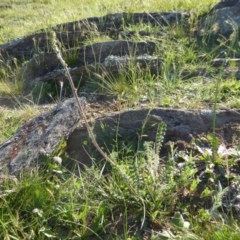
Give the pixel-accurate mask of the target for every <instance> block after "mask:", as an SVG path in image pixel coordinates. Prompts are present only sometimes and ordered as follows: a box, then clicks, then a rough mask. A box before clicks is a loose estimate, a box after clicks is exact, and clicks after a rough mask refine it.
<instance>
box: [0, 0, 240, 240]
mask: <svg viewBox="0 0 240 240" xmlns="http://www.w3.org/2000/svg"><path fill="white" fill-rule="evenodd" d="M216 2H217V1H213V0H204V1H201V2H200V1H198V0H193V1H190V0H189V1H188V0H184V1H181V0H175V1H173V0H169V1H165V0H159V1H155V0H149V1H145V0H139V1H131V0H130V1H125V0H119V1H106V0H98V1H92V0H82V1H81V2H80V3H79V1H74V0H71V1H68V2H67V3H66V1H64V0H58V1H57V0H42V1H35V0H29V1H7V0H2V1H1V3H0V43H5V42H7V41H9V40H11V39H14V38H17V37H21V36H24V35H26V34H29V33H32V32H35V31H37V30H39V29H41V28H46V27H49V26H54V25H55V24H58V23H63V22H67V21H72V20H79V19H82V18H86V17H91V16H101V15H105V14H107V13H115V12H123V11H124V12H143V11H159V12H160V11H167V10H189V11H191V13H192V28H194V24H195V22H196V19H197V17H198V16H199V15H201V14H203V13H205V12H206V11H207V10H209V9H210V7H211V6H212V5H213V4H214V3H216ZM133 28H134V29H136V28H139V29H143V28H145V29H149V26H128V30H131V29H133ZM153 30H154V29H152V28H151V27H150V29H149V31H153ZM167 30H168V31H169V34H168V35H163V36H162V37H161V39H160V40H161V41H159V39H156V38H157V37H156V36H154V34H153V36H152V38H151V40H154V41H156V42H160V43H158V50H157V52H156V54H157V55H159V56H161V57H162V58H163V59H164V60H165V63H164V66H163V71H162V74H161V75H159V76H153V75H151V74H150V73H149V72H148V71H145V72H141V71H140V70H138V69H137V71H136V69H135V68H133V67H132V68H131V69H130V71H129V72H128V73H123V75H122V76H120V77H119V78H118V79H117V80H116V79H112V77H111V76H109V77H107V78H102V77H101V76H100V79H99V82H100V85H98V86H97V88H98V91H101V92H103V93H104V94H110V95H114V96H115V97H116V98H117V99H118V100H120V101H124V102H126V103H127V107H128V108H131V107H132V108H135V107H136V106H138V105H139V104H142V103H144V104H145V105H146V106H147V105H148V106H163V107H176V108H188V109H193V108H209V107H211V108H212V106H213V105H214V104H217V107H221V108H239V104H240V102H239V100H238V97H239V89H240V83H239V82H238V81H237V80H235V79H234V77H231V76H230V77H228V78H223V73H222V72H218V73H216V72H214V71H215V70H214V69H212V68H211V67H209V62H210V61H211V60H212V59H213V58H215V57H218V56H219V49H218V48H216V47H214V48H212V49H211V51H209V49H207V48H206V47H205V46H199V45H198V44H197V42H196V41H195V40H194V39H193V38H191V37H190V36H189V31H188V30H187V31H186V29H183V28H179V27H174V28H172V29H167ZM139 39H141V40H149V39H147V38H143V37H139V36H136V40H139ZM91 41H93V42H94V41H99V39H91ZM222 44H224V43H222ZM235 50H236V49H234V47H233V46H232V45H229V46H226V54H227V56H228V55H229V56H232V55H234V51H235ZM198 68H206V69H207V71H208V72H209V76H211V78H203V77H192V78H190V79H187V80H186V79H184V77H183V72H184V71H185V70H189V69H193V70H194V69H198ZM0 73H1V72H0ZM8 74H9V72H6V73H5V74H1V75H0V76H1V79H0V98H3V97H4V98H5V97H6V98H8V99H18V98H17V97H18V94H19V92H20V91H21V81H20V80H18V79H15V81H12V82H8V81H7V76H8ZM217 86H218V87H217ZM88 88H89V89H94V88H96V86H88ZM99 89H100V90H99ZM94 90H96V89H94ZM16 101H17V100H16ZM0 110H1V113H0V125H1V126H2V127H1V128H0V142H3V141H4V140H5V139H7V138H8V137H10V136H11V135H12V134H13V133H14V132H15V131H16V129H17V128H18V127H19V126H20V125H21V124H22V123H23V122H24V121H26V120H27V119H29V118H31V117H33V116H34V115H36V114H39V112H40V111H42V110H41V109H39V108H38V107H37V106H36V105H35V104H30V105H27V104H24V105H23V104H21V103H19V104H18V105H17V107H15V108H7V107H1V109H0ZM164 133H165V127H164V125H160V126H159V129H158V134H157V138H156V141H155V142H154V143H153V142H139V143H138V145H137V147H136V146H132V145H125V143H124V142H123V143H121V142H118V143H116V146H115V147H114V148H113V150H112V152H110V153H109V156H110V157H111V159H113V162H114V164H113V165H111V164H106V165H105V164H102V163H99V164H98V165H97V164H96V166H92V167H90V168H88V169H86V171H80V170H79V171H76V172H77V175H75V174H74V173H73V172H69V171H68V170H67V169H66V168H64V166H62V165H59V164H58V163H57V162H56V161H53V159H52V157H53V156H51V157H50V158H48V159H44V160H43V161H44V167H42V168H41V169H38V170H37V169H36V170H34V171H32V172H31V173H28V174H24V173H23V174H22V175H21V176H20V178H19V179H15V178H13V179H6V180H2V181H1V184H0V238H1V239H128V240H133V239H209V240H210V239H211V240H220V239H240V237H239V234H240V228H239V225H238V222H237V221H236V220H234V219H233V218H232V217H231V214H230V216H226V215H224V214H223V213H222V212H221V211H219V209H221V207H222V202H221V200H220V198H219V196H221V194H222V193H223V192H224V189H221V186H219V182H218V177H217V176H216V175H215V174H214V172H213V171H212V169H213V166H216V165H220V166H222V165H224V163H225V162H226V161H225V160H226V159H225V158H224V159H221V158H220V159H219V158H218V159H217V161H216V158H214V157H213V156H212V155H211V154H206V153H204V154H202V155H201V154H198V155H194V156H192V155H191V154H188V155H185V156H184V157H183V159H184V162H185V165H184V166H183V167H182V168H181V170H179V165H178V164H179V163H178V161H177V159H179V153H178V152H177V151H176V150H175V149H174V147H173V148H172V149H171V150H170V151H169V155H168V157H166V156H165V157H163V156H160V157H159V151H160V150H161V147H162V146H161V143H162V139H163V137H164ZM209 142H210V143H211V141H210V140H209ZM57 154H58V153H56V155H57ZM65 157H66V156H65ZM229 158H230V157H229ZM199 159H200V160H202V161H204V162H205V163H206V165H207V167H208V170H209V172H208V173H209V178H208V181H207V182H206V185H204V186H202V185H201V182H200V180H199V178H198V177H196V172H197V166H196V161H198V160H199ZM237 159H238V156H237V157H235V158H233V157H231V159H227V160H231V161H229V162H234V161H235V160H236V161H237ZM55 160H56V158H55ZM159 162H160V165H159ZM229 164H230V163H229ZM224 167H225V168H226V169H228V168H229V165H227V166H226V164H225V165H224ZM236 181H237V179H236Z"/></svg>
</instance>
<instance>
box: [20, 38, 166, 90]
mask: <svg viewBox="0 0 240 240" xmlns="http://www.w3.org/2000/svg"><path fill="white" fill-rule="evenodd" d="M72 51H74V53H73V52H72ZM154 51H155V44H154V43H153V42H132V41H123V40H119V41H109V42H103V43H95V44H92V45H88V46H85V47H82V48H79V49H75V50H69V51H68V50H66V51H65V52H63V55H64V57H66V55H71V54H72V55H74V61H73V62H70V63H69V71H70V73H71V75H72V77H73V80H76V81H78V82H79V81H81V80H82V79H83V81H81V83H83V82H84V80H86V79H87V78H88V77H89V76H91V75H92V73H98V72H101V71H102V72H103V71H107V72H109V73H110V72H111V73H112V74H114V72H115V73H117V72H118V71H119V70H120V65H121V67H124V66H125V69H126V68H127V67H128V66H127V64H128V63H130V61H132V62H136V63H139V64H140V65H139V66H141V67H142V68H144V67H145V68H147V66H148V67H150V69H152V71H153V72H157V71H160V69H161V59H160V58H157V57H151V56H149V54H153V53H154ZM112 55H113V56H115V59H117V58H118V57H123V58H122V59H119V60H115V62H113V60H111V59H109V56H112ZM131 55H134V56H135V57H132V58H130V56H131ZM144 55H146V56H144ZM127 56H129V57H127ZM139 56H141V57H139ZM19 75H20V76H21V77H22V79H24V88H23V92H24V93H28V92H30V91H31V90H32V87H33V86H34V85H35V84H36V83H39V82H40V81H48V80H51V81H52V80H60V79H61V80H66V77H65V73H64V70H63V69H62V67H61V66H60V63H59V60H58V59H57V57H56V54H55V53H41V54H39V55H37V56H35V57H34V58H32V59H31V60H30V61H28V62H26V63H25V64H24V65H23V66H22V68H21V69H20V71H19Z"/></svg>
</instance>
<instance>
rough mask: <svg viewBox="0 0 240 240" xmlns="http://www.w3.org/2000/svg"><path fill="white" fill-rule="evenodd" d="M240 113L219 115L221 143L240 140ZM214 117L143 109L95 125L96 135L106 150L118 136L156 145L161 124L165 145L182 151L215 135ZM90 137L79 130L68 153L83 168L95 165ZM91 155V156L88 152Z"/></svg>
mask: <svg viewBox="0 0 240 240" xmlns="http://www.w3.org/2000/svg"><path fill="white" fill-rule="evenodd" d="M239 114H240V111H225V110H221V111H220V110H219V111H217V122H216V128H217V129H216V130H217V135H218V137H219V138H220V140H221V141H223V142H224V143H225V144H226V145H231V143H232V139H233V136H235V137H240V128H239V127H240V117H239V116H240V115H239ZM213 117H214V114H213V112H212V111H211V110H196V111H194V110H192V111H185V110H174V109H161V108H154V109H140V110H130V111H124V112H118V113H113V114H110V115H109V116H105V117H102V118H98V119H96V120H95V122H94V129H93V131H94V133H95V135H96V137H97V141H98V142H99V144H100V145H101V146H102V147H104V146H105V147H106V146H107V149H108V150H109V149H110V148H111V146H113V145H114V144H115V143H116V141H117V140H116V136H118V138H119V140H120V139H125V140H126V141H127V139H135V140H136V141H137V139H138V138H139V136H141V134H143V135H144V137H143V139H144V140H147V141H155V137H156V131H157V126H158V124H159V123H161V122H165V123H166V124H167V132H166V136H165V139H164V144H165V145H166V147H167V145H168V143H169V142H170V141H171V142H173V143H175V146H176V147H177V148H178V150H184V149H186V148H188V146H189V144H190V143H191V141H192V140H193V139H194V138H196V137H198V136H200V135H203V134H208V133H209V134H211V133H212V131H213V130H212V124H213ZM87 140H88V134H87V131H86V129H85V128H84V127H80V128H76V129H75V130H74V131H73V132H72V134H71V135H70V136H69V139H68V144H67V153H68V155H69V156H70V158H71V159H73V160H74V161H73V162H72V164H75V161H78V162H79V163H80V165H87V166H90V165H91V164H92V162H91V158H90V156H89V153H91V152H92V151H93V148H91V147H90V148H88V146H86V145H84V143H85V142H86V141H87ZM88 151H89V152H88Z"/></svg>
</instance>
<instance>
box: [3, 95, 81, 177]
mask: <svg viewBox="0 0 240 240" xmlns="http://www.w3.org/2000/svg"><path fill="white" fill-rule="evenodd" d="M81 103H82V104H83V107H84V106H85V100H84V99H81ZM79 119H80V116H79V113H78V110H77V106H76V104H75V101H74V99H68V100H66V101H65V102H64V103H62V104H59V105H57V106H56V107H55V108H53V109H52V110H51V111H50V112H48V113H45V114H43V115H41V116H39V117H37V118H35V119H33V120H31V121H30V122H28V123H26V124H24V125H23V126H22V127H20V129H19V130H18V131H17V132H16V133H15V134H14V136H12V137H11V138H10V139H8V140H7V141H6V142H4V143H3V144H1V145H0V176H3V175H4V174H5V173H8V174H10V175H12V174H18V173H19V172H20V171H21V170H23V169H24V168H29V167H30V166H35V167H36V166H37V165H38V164H40V163H41V157H43V156H46V155H49V154H52V153H53V152H54V151H56V148H57V147H58V145H59V144H60V143H61V141H63V140H66V139H67V138H68V136H69V135H70V134H71V132H72V131H73V130H74V127H75V125H76V123H77V122H78V121H79Z"/></svg>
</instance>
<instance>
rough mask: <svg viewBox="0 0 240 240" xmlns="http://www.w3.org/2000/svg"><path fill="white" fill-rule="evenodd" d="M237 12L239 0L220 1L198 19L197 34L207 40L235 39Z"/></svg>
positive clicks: (239, 22) (239, 24)
mask: <svg viewBox="0 0 240 240" xmlns="http://www.w3.org/2000/svg"><path fill="white" fill-rule="evenodd" d="M239 13H240V1H239V0H230V1H229V0H227V1H226V0H225V1H221V2H220V3H218V4H217V5H215V6H214V7H213V8H212V10H211V11H210V12H209V13H208V14H207V15H206V16H204V17H203V18H202V19H201V20H200V22H199V27H198V35H199V36H200V37H203V38H205V39H208V40H212V39H217V38H222V39H232V40H234V39H237V38H238V37H239V30H240V14H239Z"/></svg>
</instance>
